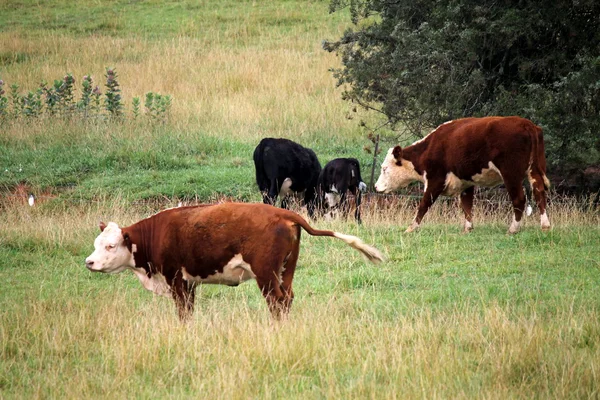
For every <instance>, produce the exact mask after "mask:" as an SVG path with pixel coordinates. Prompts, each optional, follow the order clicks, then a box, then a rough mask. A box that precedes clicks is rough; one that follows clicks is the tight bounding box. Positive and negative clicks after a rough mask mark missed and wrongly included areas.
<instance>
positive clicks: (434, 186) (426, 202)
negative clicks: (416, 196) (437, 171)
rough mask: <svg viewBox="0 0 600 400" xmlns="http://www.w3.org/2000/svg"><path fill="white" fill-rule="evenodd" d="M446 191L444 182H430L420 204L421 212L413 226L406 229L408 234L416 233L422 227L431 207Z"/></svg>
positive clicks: (419, 211) (418, 213) (418, 212)
mask: <svg viewBox="0 0 600 400" xmlns="http://www.w3.org/2000/svg"><path fill="white" fill-rule="evenodd" d="M443 191H444V181H443V180H441V181H429V182H428V184H427V188H426V189H425V193H424V194H423V198H422V199H421V202H420V203H419V210H418V211H417V216H416V217H415V219H414V221H413V222H412V224H411V225H410V226H409V227H408V229H406V233H410V232H413V231H415V230H416V229H418V228H419V226H420V225H421V221H422V220H423V217H424V216H425V214H426V213H427V211H428V210H429V207H431V205H432V204H433V203H434V202H435V200H436V199H437V198H438V197H439V195H440V194H442V192H443Z"/></svg>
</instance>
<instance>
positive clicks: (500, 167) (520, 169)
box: [375, 117, 550, 233]
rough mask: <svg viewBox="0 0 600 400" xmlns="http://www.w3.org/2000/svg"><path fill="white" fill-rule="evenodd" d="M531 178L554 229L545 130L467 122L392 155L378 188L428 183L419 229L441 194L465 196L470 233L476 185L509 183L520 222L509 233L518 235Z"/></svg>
mask: <svg viewBox="0 0 600 400" xmlns="http://www.w3.org/2000/svg"><path fill="white" fill-rule="evenodd" d="M525 178H528V179H529V182H530V183H531V187H532V191H533V193H534V196H535V200H536V202H537V205H538V208H539V210H540V214H541V226H542V229H544V230H545V229H549V228H550V220H549V219H548V215H547V213H546V190H548V188H549V187H550V181H549V180H548V178H547V177H546V157H545V155H544V138H543V134H542V130H541V128H540V127H538V126H536V125H535V124H533V123H532V122H531V121H529V120H527V119H524V118H520V117H485V118H463V119H458V120H455V121H449V122H446V123H444V124H442V125H440V126H438V127H437V128H436V129H434V130H433V131H432V132H431V133H430V134H429V135H427V136H426V137H425V138H423V139H421V140H419V141H417V142H415V143H413V144H412V145H410V146H408V147H405V148H401V147H400V146H396V147H393V148H391V149H390V150H389V151H388V154H387V156H386V158H385V160H384V162H383V164H382V165H381V175H380V176H379V179H378V180H377V183H376V184H375V190H377V191H378V192H385V193H389V192H390V191H393V190H396V189H398V188H401V187H404V186H407V185H408V184H409V183H411V182H414V181H420V182H423V183H424V184H425V193H424V195H423V198H422V199H421V203H420V204H419V209H418V211H417V215H416V217H415V219H414V221H413V223H412V224H411V225H410V226H409V228H408V229H407V230H406V231H407V232H412V231H413V230H415V229H417V228H418V227H419V225H420V223H421V220H422V219H423V216H424V215H425V213H426V212H427V210H428V209H429V207H431V205H432V204H433V203H434V202H435V200H436V199H437V198H438V196H439V195H446V196H457V195H460V204H461V207H462V209H463V211H464V214H465V218H466V221H465V227H464V230H465V232H468V231H470V230H471V229H473V221H472V215H473V214H472V208H473V194H474V189H475V186H487V187H493V186H497V185H500V184H502V183H504V185H505V186H506V190H507V191H508V194H509V195H510V198H511V200H512V204H513V210H514V218H513V221H512V224H511V225H510V228H509V230H508V231H509V233H517V232H518V231H519V227H520V224H521V217H522V215H523V210H524V209H525V203H526V200H525V193H524V191H523V180H524V179H525Z"/></svg>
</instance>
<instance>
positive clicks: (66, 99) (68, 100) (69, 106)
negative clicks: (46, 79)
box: [54, 74, 75, 116]
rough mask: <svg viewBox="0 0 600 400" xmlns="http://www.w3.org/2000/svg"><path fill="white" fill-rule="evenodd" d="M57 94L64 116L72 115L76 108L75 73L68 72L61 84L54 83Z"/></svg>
mask: <svg viewBox="0 0 600 400" xmlns="http://www.w3.org/2000/svg"><path fill="white" fill-rule="evenodd" d="M54 86H55V88H56V94H57V96H58V107H59V110H60V112H61V113H62V115H63V116H70V115H72V114H73V111H74V110H75V101H74V99H73V91H74V90H75V78H73V75H71V74H66V75H65V77H64V78H63V80H62V83H61V84H60V86H58V85H57V83H56V82H55V83H54Z"/></svg>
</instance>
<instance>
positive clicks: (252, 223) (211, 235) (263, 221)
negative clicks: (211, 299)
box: [156, 203, 299, 278]
mask: <svg viewBox="0 0 600 400" xmlns="http://www.w3.org/2000/svg"><path fill="white" fill-rule="evenodd" d="M286 213H289V211H287V210H282V209H278V208H274V207H271V206H268V205H263V204H244V203H223V204H217V205H210V206H201V207H196V206H193V207H180V208H174V209H171V210H167V211H163V212H162V213H161V214H162V215H161V214H159V215H157V217H159V220H158V221H157V224H156V225H157V226H160V233H158V232H156V233H157V239H158V237H160V238H161V239H160V243H158V242H157V243H156V244H157V245H158V246H160V250H159V252H160V256H158V257H157V258H158V259H160V260H162V262H164V263H168V262H171V261H172V262H174V263H175V264H176V265H175V266H176V267H180V266H185V268H186V273H187V274H190V275H192V276H200V277H201V278H204V277H206V276H208V275H210V274H213V273H214V271H215V270H220V269H222V268H223V266H224V265H226V264H227V263H229V262H230V261H231V260H233V259H234V258H235V257H236V256H237V257H239V256H241V257H242V258H243V260H244V261H245V262H248V263H250V264H252V262H253V260H254V258H255V256H256V255H258V254H263V253H265V252H269V251H270V248H271V247H272V246H273V243H272V241H273V240H277V241H279V242H281V241H282V240H283V241H285V240H286V239H288V241H289V242H290V243H291V238H292V233H291V232H292V230H291V226H292V224H291V223H289V222H288V221H287V220H286V218H285V215H286ZM298 238H299V237H298ZM169 259H170V260H171V261H169Z"/></svg>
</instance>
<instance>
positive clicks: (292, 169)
mask: <svg viewBox="0 0 600 400" xmlns="http://www.w3.org/2000/svg"><path fill="white" fill-rule="evenodd" d="M254 166H255V168H256V183H257V184H258V188H259V189H260V191H261V192H262V195H263V202H264V203H265V204H272V205H275V202H276V201H277V196H279V197H281V208H287V202H288V198H287V197H288V195H291V194H295V195H298V196H300V197H303V198H304V204H306V207H307V209H308V215H310V216H312V215H313V213H314V209H315V203H316V189H317V183H318V180H319V174H320V173H321V164H320V163H319V160H318V158H317V155H316V154H315V152H314V151H312V150H311V149H307V148H306V147H303V146H301V145H299V144H298V143H296V142H293V141H291V140H288V139H278V138H265V139H263V140H261V141H260V143H259V144H258V146H256V149H255V150H254Z"/></svg>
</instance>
